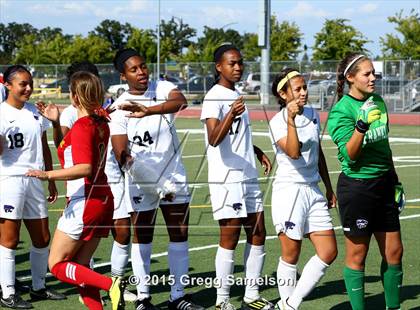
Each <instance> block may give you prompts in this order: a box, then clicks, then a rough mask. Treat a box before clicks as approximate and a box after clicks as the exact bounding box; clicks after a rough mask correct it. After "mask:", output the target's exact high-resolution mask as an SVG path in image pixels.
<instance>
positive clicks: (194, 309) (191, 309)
mask: <svg viewBox="0 0 420 310" xmlns="http://www.w3.org/2000/svg"><path fill="white" fill-rule="evenodd" d="M191 299H192V296H191V295H190V294H187V295H184V296H182V297H180V298H178V299H175V300H174V301H168V309H169V310H178V309H179V310H204V307H201V306H199V305H196V304H194V303H193V302H192V300H191Z"/></svg>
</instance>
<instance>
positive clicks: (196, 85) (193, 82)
mask: <svg viewBox="0 0 420 310" xmlns="http://www.w3.org/2000/svg"><path fill="white" fill-rule="evenodd" d="M213 84H214V78H213V76H210V75H208V76H205V77H204V76H194V77H192V78H190V79H189V80H188V81H187V82H185V83H180V84H178V88H179V89H180V90H182V91H185V92H186V93H189V94H201V93H206V92H207V91H208V90H209V89H210V88H212V86H213Z"/></svg>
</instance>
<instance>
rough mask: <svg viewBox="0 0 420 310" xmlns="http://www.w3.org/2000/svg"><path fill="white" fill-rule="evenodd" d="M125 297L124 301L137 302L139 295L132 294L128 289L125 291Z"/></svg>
mask: <svg viewBox="0 0 420 310" xmlns="http://www.w3.org/2000/svg"><path fill="white" fill-rule="evenodd" d="M123 296H124V301H128V302H135V301H136V300H137V295H136V294H134V293H131V292H130V291H129V290H127V289H125V290H124V293H123Z"/></svg>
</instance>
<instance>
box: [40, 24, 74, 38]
mask: <svg viewBox="0 0 420 310" xmlns="http://www.w3.org/2000/svg"><path fill="white" fill-rule="evenodd" d="M56 35H63V30H62V29H61V28H51V27H45V28H42V29H40V30H39V31H38V40H39V41H43V40H49V39H53V38H54V37H55V36H56ZM68 38H69V37H68Z"/></svg>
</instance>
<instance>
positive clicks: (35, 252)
mask: <svg viewBox="0 0 420 310" xmlns="http://www.w3.org/2000/svg"><path fill="white" fill-rule="evenodd" d="M49 252H50V251H49V249H48V247H45V248H36V247H34V246H31V250H30V252H29V261H30V262H31V275H32V289H33V290H35V291H38V290H40V289H43V288H45V275H46V274H47V271H48V254H49Z"/></svg>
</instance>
